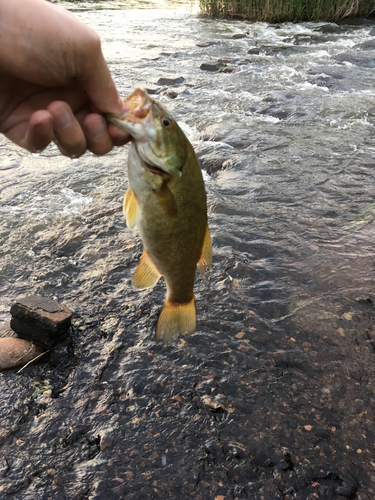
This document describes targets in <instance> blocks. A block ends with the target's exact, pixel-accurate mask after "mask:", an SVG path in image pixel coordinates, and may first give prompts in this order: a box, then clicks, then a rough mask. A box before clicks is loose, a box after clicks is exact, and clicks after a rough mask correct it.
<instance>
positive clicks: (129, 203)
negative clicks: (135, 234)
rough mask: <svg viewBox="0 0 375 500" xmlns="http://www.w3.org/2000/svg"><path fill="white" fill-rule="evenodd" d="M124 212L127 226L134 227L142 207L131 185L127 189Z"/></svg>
mask: <svg viewBox="0 0 375 500" xmlns="http://www.w3.org/2000/svg"><path fill="white" fill-rule="evenodd" d="M124 213H125V217H126V224H127V226H128V227H129V228H130V229H133V227H134V226H136V225H137V222H138V219H139V216H140V209H139V205H138V201H137V198H136V196H135V194H134V192H133V191H132V190H131V189H130V187H129V188H128V189H127V191H126V193H125V197H124Z"/></svg>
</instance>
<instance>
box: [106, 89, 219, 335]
mask: <svg viewBox="0 0 375 500" xmlns="http://www.w3.org/2000/svg"><path fill="white" fill-rule="evenodd" d="M124 103H125V112H124V113H123V114H122V115H118V114H115V113H108V114H107V115H106V118H107V120H108V121H109V122H110V123H112V124H113V125H115V126H116V127H118V128H120V129H121V130H123V131H125V132H128V133H129V134H130V136H131V146H130V150H129V156H128V180H129V184H128V189H127V191H126V194H125V198H124V204H123V205H124V213H125V216H126V222H127V226H128V227H129V228H131V229H133V228H134V227H136V226H137V227H138V230H139V233H140V236H141V239H142V242H143V247H144V250H143V253H142V256H141V259H140V262H139V264H138V267H137V268H136V270H135V272H134V275H133V278H132V284H133V286H134V288H136V289H140V290H141V289H145V288H149V287H152V286H154V285H155V284H156V283H157V281H158V280H159V278H160V277H161V276H163V277H164V280H165V283H166V288H167V291H166V298H165V302H164V305H163V307H162V309H161V312H160V315H159V318H158V321H157V325H156V331H155V340H156V342H159V341H160V340H162V341H163V343H164V344H168V343H170V342H171V340H173V339H175V338H176V337H178V336H183V335H189V334H192V333H194V332H195V330H196V325H197V314H196V305H195V296H194V291H193V287H194V281H195V274H196V268H197V266H198V269H199V271H200V273H201V275H202V276H203V277H204V276H205V270H206V269H207V268H209V269H210V268H211V263H212V244H211V236H210V231H209V228H208V221H207V201H206V198H207V197H206V191H205V187H204V181H203V176H202V171H201V168H200V165H199V162H198V159H197V157H196V154H195V152H194V149H193V146H192V145H191V144H190V142H189V140H188V139H187V137H186V136H185V134H184V133H183V131H182V130H181V128H180V127H179V125H178V124H177V122H176V120H175V119H174V118H173V117H172V115H171V113H170V112H169V111H168V110H167V109H166V108H165V107H164V106H163V105H162V104H161V103H160V102H159V101H157V100H154V99H152V98H151V97H150V96H149V95H148V93H147V91H146V90H145V89H143V88H137V89H136V90H135V91H134V92H133V93H132V94H131V95H130V96H129V97H127V98H126V99H125V100H124Z"/></svg>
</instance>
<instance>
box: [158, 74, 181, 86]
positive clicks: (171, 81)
mask: <svg viewBox="0 0 375 500" xmlns="http://www.w3.org/2000/svg"><path fill="white" fill-rule="evenodd" d="M184 81H185V78H184V77H183V76H177V77H175V78H167V77H161V78H159V80H158V85H181V83H183V82H184Z"/></svg>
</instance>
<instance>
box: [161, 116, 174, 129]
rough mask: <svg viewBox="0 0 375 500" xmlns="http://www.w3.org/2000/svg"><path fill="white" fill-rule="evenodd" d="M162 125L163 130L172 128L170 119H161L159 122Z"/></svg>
mask: <svg viewBox="0 0 375 500" xmlns="http://www.w3.org/2000/svg"><path fill="white" fill-rule="evenodd" d="M161 122H162V124H163V125H164V127H165V128H171V126H172V120H171V118H163V119H162V120H161Z"/></svg>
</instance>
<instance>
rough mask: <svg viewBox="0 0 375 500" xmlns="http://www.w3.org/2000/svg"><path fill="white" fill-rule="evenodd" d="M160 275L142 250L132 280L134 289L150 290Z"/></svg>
mask: <svg viewBox="0 0 375 500" xmlns="http://www.w3.org/2000/svg"><path fill="white" fill-rule="evenodd" d="M160 276H161V274H160V272H159V271H158V269H157V267H156V266H155V264H154V263H153V262H152V260H151V258H150V256H149V255H148V253H147V251H146V250H144V252H143V254H142V256H141V260H140V261H139V264H138V267H137V269H136V270H135V273H134V275H133V278H132V284H133V286H134V288H137V289H138V290H142V289H143V288H150V287H151V286H153V285H155V283H156V282H157V281H158V279H159V278H160Z"/></svg>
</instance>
